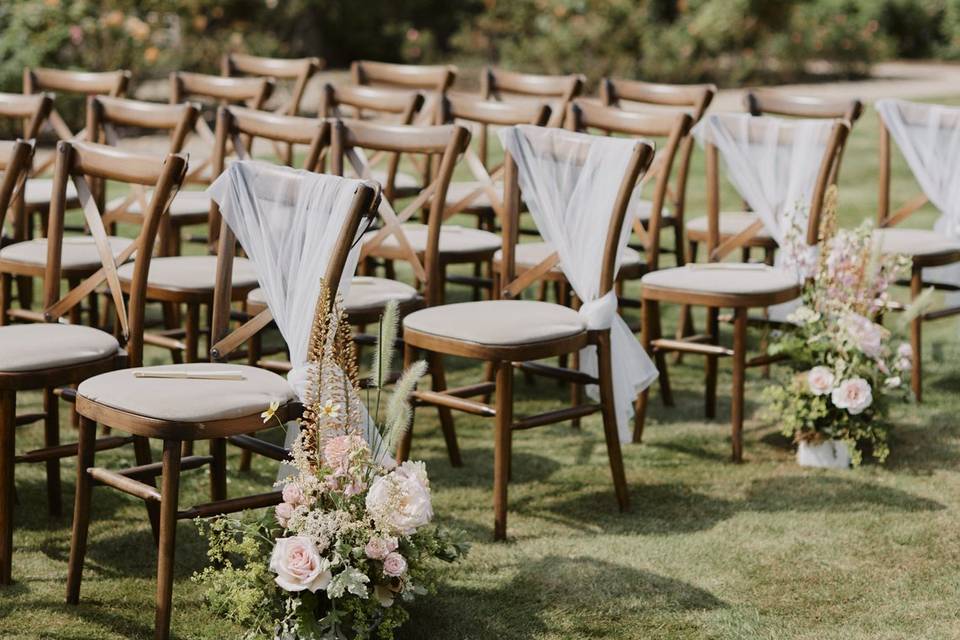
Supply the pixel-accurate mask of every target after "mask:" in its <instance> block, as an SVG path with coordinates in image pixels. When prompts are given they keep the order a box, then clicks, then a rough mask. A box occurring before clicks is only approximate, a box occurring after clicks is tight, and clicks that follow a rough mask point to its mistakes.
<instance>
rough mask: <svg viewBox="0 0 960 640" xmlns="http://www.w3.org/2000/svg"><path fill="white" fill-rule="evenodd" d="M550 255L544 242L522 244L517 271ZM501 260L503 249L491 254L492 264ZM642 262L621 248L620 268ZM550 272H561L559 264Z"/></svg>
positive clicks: (518, 255) (551, 248) (637, 255)
mask: <svg viewBox="0 0 960 640" xmlns="http://www.w3.org/2000/svg"><path fill="white" fill-rule="evenodd" d="M551 253H553V247H552V246H551V245H549V244H547V243H546V242H523V243H521V244H518V245H517V248H516V261H517V267H518V268H519V269H531V268H533V267H535V266H537V265H538V264H540V263H541V262H543V261H544V260H545V259H546V258H547V256H549V255H550V254H551ZM502 260H503V249H499V250H497V252H496V253H495V254H493V261H494V263H499V262H501V261H502ZM642 262H643V260H642V259H641V257H640V252H639V251H637V250H636V249H631V248H630V247H624V248H623V257H622V259H621V261H620V266H621V268H622V267H635V266H639V265H640V264H641V263H642ZM550 271H552V272H554V273H559V272H560V271H561V269H560V263H559V262H558V263H557V264H555V265H554V266H553V268H552V269H550Z"/></svg>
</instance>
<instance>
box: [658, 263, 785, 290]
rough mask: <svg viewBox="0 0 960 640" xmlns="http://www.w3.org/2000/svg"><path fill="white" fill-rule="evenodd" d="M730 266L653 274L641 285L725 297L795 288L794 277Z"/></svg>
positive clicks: (781, 272)
mask: <svg viewBox="0 0 960 640" xmlns="http://www.w3.org/2000/svg"><path fill="white" fill-rule="evenodd" d="M749 267H757V268H746V267H745V266H742V265H740V264H739V263H730V266H729V268H710V269H706V268H702V267H697V266H695V265H690V266H683V267H672V268H670V269H659V270H657V271H652V272H650V273H648V274H646V275H645V276H643V277H642V278H641V279H640V282H641V283H642V284H643V285H650V286H653V287H657V288H660V289H677V290H681V291H690V292H693V293H707V294H710V293H717V294H726V295H738V294H744V295H746V294H765V293H777V292H779V291H787V290H790V289H793V288H795V287H796V286H797V278H796V276H795V275H794V274H792V273H790V272H788V271H785V270H783V269H777V268H775V267H768V266H765V265H749Z"/></svg>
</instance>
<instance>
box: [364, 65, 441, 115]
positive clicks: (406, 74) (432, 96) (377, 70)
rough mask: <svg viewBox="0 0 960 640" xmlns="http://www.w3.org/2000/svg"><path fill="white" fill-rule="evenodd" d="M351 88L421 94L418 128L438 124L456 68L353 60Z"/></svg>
mask: <svg viewBox="0 0 960 640" xmlns="http://www.w3.org/2000/svg"><path fill="white" fill-rule="evenodd" d="M350 77H351V78H352V79H353V82H354V84H358V85H369V86H374V87H385V88H391V89H395V90H406V91H422V92H423V93H424V96H425V104H424V105H423V108H422V109H421V110H420V115H419V116H418V118H417V121H416V122H417V124H420V125H429V124H437V123H438V122H439V117H440V100H441V98H443V96H444V94H446V92H447V91H448V90H449V89H450V87H452V86H453V82H454V80H456V79H457V68H456V67H454V66H452V65H418V64H394V63H389V62H373V61H371V60H356V61H355V62H353V64H351V65H350Z"/></svg>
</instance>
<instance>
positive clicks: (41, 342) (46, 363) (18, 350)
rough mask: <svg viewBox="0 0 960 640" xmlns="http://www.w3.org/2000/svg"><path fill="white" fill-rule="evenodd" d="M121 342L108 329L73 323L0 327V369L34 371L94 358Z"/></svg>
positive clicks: (111, 352) (111, 351)
mask: <svg viewBox="0 0 960 640" xmlns="http://www.w3.org/2000/svg"><path fill="white" fill-rule="evenodd" d="M119 348H120V345H119V344H117V340H116V338H114V337H113V336H112V335H110V334H109V333H106V332H103V331H100V330H99V329H94V328H92V327H85V326H83V325H74V324H53V323H50V324H47V323H39V324H14V325H10V326H6V327H0V371H3V372H14V371H18V372H19V371H36V370H38V369H50V368H53V367H69V366H73V365H78V364H83V363H85V362H96V361H97V360H102V359H104V358H107V357H109V356H111V355H115V354H116V353H117V350H118V349H119Z"/></svg>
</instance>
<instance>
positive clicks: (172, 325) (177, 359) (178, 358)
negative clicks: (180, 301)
mask: <svg viewBox="0 0 960 640" xmlns="http://www.w3.org/2000/svg"><path fill="white" fill-rule="evenodd" d="M162 304H163V326H164V328H165V329H176V328H178V327H179V326H180V313H179V309H178V308H177V305H176V303H173V302H164V303H162ZM114 324H116V323H114ZM170 357H171V358H172V359H173V363H174V364H181V363H182V362H183V353H182V352H181V351H180V350H179V349H171V350H170Z"/></svg>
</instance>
